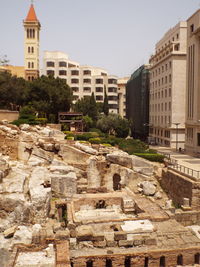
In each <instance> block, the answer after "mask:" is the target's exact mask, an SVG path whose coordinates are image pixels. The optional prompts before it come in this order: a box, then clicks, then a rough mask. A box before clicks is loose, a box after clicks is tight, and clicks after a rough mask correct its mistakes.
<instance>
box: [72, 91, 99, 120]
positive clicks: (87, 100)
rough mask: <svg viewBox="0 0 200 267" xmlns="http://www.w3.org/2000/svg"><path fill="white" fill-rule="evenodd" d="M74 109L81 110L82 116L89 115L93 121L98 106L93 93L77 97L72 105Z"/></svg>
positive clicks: (96, 115)
mask: <svg viewBox="0 0 200 267" xmlns="http://www.w3.org/2000/svg"><path fill="white" fill-rule="evenodd" d="M74 111H76V112H81V113H83V115H84V116H89V117H90V118H91V119H92V120H93V121H96V120H97V117H98V106H97V103H96V100H95V97H94V93H92V95H91V96H86V97H84V98H81V99H79V100H78V101H77V102H76V103H75V105H74Z"/></svg>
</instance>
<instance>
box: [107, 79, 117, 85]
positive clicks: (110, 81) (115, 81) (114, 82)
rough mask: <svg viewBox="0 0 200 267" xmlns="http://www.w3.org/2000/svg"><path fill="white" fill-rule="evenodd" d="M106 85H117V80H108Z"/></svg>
mask: <svg viewBox="0 0 200 267" xmlns="http://www.w3.org/2000/svg"><path fill="white" fill-rule="evenodd" d="M108 83H109V84H117V80H116V79H108Z"/></svg>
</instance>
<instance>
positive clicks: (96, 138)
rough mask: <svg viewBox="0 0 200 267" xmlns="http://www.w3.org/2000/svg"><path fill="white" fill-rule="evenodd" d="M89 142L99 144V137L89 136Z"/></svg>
mask: <svg viewBox="0 0 200 267" xmlns="http://www.w3.org/2000/svg"><path fill="white" fill-rule="evenodd" d="M89 142H90V143H91V144H101V138H99V137H95V138H90V139H89Z"/></svg>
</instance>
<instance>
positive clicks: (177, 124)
mask: <svg viewBox="0 0 200 267" xmlns="http://www.w3.org/2000/svg"><path fill="white" fill-rule="evenodd" d="M173 124H174V125H176V151H178V126H179V124H180V122H176V123H173Z"/></svg>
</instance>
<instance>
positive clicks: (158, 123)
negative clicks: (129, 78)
mask: <svg viewBox="0 0 200 267" xmlns="http://www.w3.org/2000/svg"><path fill="white" fill-rule="evenodd" d="M155 50H156V51H155V54H154V55H153V56H152V57H151V58H150V61H149V62H150V66H151V67H150V71H151V77H150V105H149V110H150V117H149V125H150V134H149V136H150V138H153V139H154V140H155V142H156V143H157V144H159V145H164V146H170V147H172V148H176V149H179V148H184V143H185V94H186V51H187V22H180V23H178V24H177V25H176V26H175V27H174V28H172V29H170V30H169V31H168V32H167V33H166V34H165V35H164V37H163V38H162V39H161V40H160V41H159V42H158V43H157V44H156V49H155Z"/></svg>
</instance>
